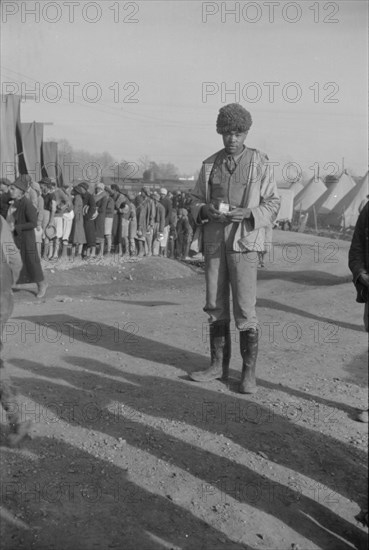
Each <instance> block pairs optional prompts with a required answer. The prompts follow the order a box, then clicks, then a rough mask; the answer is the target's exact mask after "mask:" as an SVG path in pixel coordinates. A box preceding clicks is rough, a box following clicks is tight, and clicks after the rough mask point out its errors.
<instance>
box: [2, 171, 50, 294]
mask: <svg viewBox="0 0 369 550" xmlns="http://www.w3.org/2000/svg"><path fill="white" fill-rule="evenodd" d="M27 189H28V182H27V180H26V179H25V178H23V177H22V176H19V177H18V178H17V179H16V180H15V182H14V183H13V184H12V185H11V186H10V195H11V197H12V199H13V201H14V203H13V205H12V206H11V208H12V211H11V225H10V227H11V230H12V232H13V235H14V242H15V244H16V245H17V247H18V248H19V250H20V254H21V257H22V262H23V267H22V270H21V272H20V275H19V279H18V281H17V284H25V283H36V284H37V298H43V297H44V296H45V294H46V289H47V283H46V281H45V277H44V274H43V272H42V268H41V261H40V257H39V255H38V252H37V247H36V239H35V232H34V229H35V227H37V211H36V208H35V207H34V206H33V204H32V203H31V201H30V200H29V199H27V198H26V196H25V194H26V191H27ZM8 217H9V212H8Z"/></svg>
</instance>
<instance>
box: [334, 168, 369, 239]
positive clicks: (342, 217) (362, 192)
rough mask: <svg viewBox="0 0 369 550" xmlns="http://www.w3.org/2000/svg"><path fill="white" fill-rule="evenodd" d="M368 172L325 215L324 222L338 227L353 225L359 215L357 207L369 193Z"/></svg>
mask: <svg viewBox="0 0 369 550" xmlns="http://www.w3.org/2000/svg"><path fill="white" fill-rule="evenodd" d="M368 186H369V182H368V172H367V173H366V175H365V176H364V177H363V178H362V180H361V182H359V183H357V184H356V186H355V187H353V188H352V189H351V190H350V191H349V192H348V193H347V194H346V195H345V196H344V197H343V198H342V199H341V200H340V201H339V202H338V203H337V204H336V206H335V207H334V208H333V209H332V211H331V212H330V214H328V215H327V218H326V223H327V224H329V225H333V226H340V227H344V228H347V227H354V226H355V224H356V221H357V218H358V216H359V207H360V206H362V203H365V201H366V200H367V195H368V193H369V187H368Z"/></svg>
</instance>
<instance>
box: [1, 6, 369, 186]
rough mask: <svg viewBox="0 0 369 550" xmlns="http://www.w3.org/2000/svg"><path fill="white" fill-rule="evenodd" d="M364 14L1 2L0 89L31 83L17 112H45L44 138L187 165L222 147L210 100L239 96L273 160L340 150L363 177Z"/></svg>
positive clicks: (356, 10) (31, 115) (327, 156)
mask: <svg viewBox="0 0 369 550" xmlns="http://www.w3.org/2000/svg"><path fill="white" fill-rule="evenodd" d="M32 11H33V13H32ZM367 15H368V14H367V2H365V1H358V2H356V1H350V2H340V1H336V2H319V3H318V2H313V1H302V2H286V1H280V2H268V1H263V2H201V1H187V0H175V1H169V0H167V1H158V2H156V1H136V2H124V1H121V2H117V1H115V2H114V1H113V0H111V1H110V0H105V1H100V2H84V1H74V2H68V1H60V2H51V1H50V2H47V1H44V2H29V1H27V2H24V1H17V2H12V1H9V2H8V1H5V0H4V1H3V2H2V23H1V25H2V38H1V41H2V44H1V46H2V48H1V78H2V93H5V92H8V93H9V92H11V91H15V92H18V93H21V91H22V86H23V90H24V88H27V89H29V90H30V89H32V88H33V89H34V88H35V86H36V90H37V92H36V93H37V100H38V101H32V100H27V101H26V102H25V103H22V106H21V118H22V121H23V122H28V121H32V120H36V121H40V122H41V121H48V122H53V126H47V127H45V136H44V137H45V138H46V139H47V138H50V137H54V138H65V139H67V140H68V141H70V143H71V144H72V145H73V146H74V147H76V148H83V149H86V150H88V151H90V152H103V151H109V152H110V153H111V154H112V155H113V156H114V157H115V158H117V159H118V160H121V159H123V158H124V159H125V160H127V161H130V162H134V161H136V160H137V159H138V158H139V157H140V156H141V155H148V156H149V157H150V158H151V159H152V160H155V161H156V162H171V163H173V164H175V165H177V166H178V167H179V169H180V170H181V172H187V173H191V172H194V171H195V170H197V169H198V168H199V167H200V165H201V161H202V160H203V159H204V158H206V157H207V156H209V155H210V154H211V153H213V152H215V151H216V150H218V149H220V148H221V146H222V143H221V138H220V136H218V135H217V134H216V131H215V121H216V117H217V113H218V110H219V108H220V107H221V106H222V105H224V104H226V103H231V102H234V101H237V102H239V103H241V104H242V105H243V106H244V107H245V108H247V109H248V110H250V112H251V114H252V117H253V120H254V124H253V126H252V128H251V130H250V133H249V136H248V139H247V144H248V145H249V146H250V147H256V148H260V149H262V150H264V151H265V152H267V154H268V156H269V158H270V159H271V160H273V161H276V162H279V163H280V164H281V166H283V165H284V164H286V163H287V162H288V161H295V162H297V163H299V164H300V165H301V166H302V168H303V169H304V170H305V171H306V172H308V173H310V175H312V174H313V171H312V170H310V168H309V167H310V166H312V165H313V164H314V163H319V165H320V168H321V173H324V172H325V171H332V170H333V168H332V167H330V166H328V167H326V170H324V165H325V164H326V163H336V164H337V165H339V166H341V163H342V158H343V157H344V158H345V165H346V166H347V167H350V168H351V169H353V170H354V172H355V173H356V174H359V175H360V174H364V173H365V172H366V170H367V164H368V157H367V150H368V141H367V124H368V116H367V114H368V113H367V92H368V86H367V67H368V58H367V23H368V18H367ZM53 21H54V22H53ZM72 82H73V83H75V84H73V85H72V84H66V83H72ZM51 83H54V84H51ZM91 83H92V84H91ZM267 83H270V84H267ZM271 83H273V84H271ZM118 89H119V90H118ZM38 90H39V91H38ZM232 90H233V92H232ZM58 96H59V97H58ZM273 96H274V97H273ZM95 99H96V101H95Z"/></svg>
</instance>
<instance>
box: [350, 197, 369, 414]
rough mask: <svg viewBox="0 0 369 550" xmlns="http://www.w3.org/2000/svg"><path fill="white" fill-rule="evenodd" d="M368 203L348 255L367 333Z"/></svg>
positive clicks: (360, 216)
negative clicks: (362, 307)
mask: <svg viewBox="0 0 369 550" xmlns="http://www.w3.org/2000/svg"><path fill="white" fill-rule="evenodd" d="M368 216H369V203H368V202H367V203H366V205H365V206H364V208H363V209H362V211H361V212H360V215H359V217H358V220H357V222H356V226H355V230H354V234H353V236H352V241H351V245H350V249H349V254H348V265H349V268H350V271H351V273H352V275H353V283H354V285H355V288H356V293H357V294H356V301H357V302H358V303H360V304H364V329H365V331H366V332H369V318H368V315H369V313H368V294H369V233H368V226H369V218H368ZM357 420H358V421H360V422H365V423H367V422H368V409H366V410H365V411H361V412H360V413H359V414H358V415H357Z"/></svg>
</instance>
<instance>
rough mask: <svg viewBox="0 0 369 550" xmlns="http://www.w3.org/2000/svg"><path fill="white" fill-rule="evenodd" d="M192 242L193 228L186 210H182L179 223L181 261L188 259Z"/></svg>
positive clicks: (179, 253)
mask: <svg viewBox="0 0 369 550" xmlns="http://www.w3.org/2000/svg"><path fill="white" fill-rule="evenodd" d="M191 240H192V227H191V224H190V222H189V219H188V211H187V209H186V208H180V209H179V214H178V222H177V256H178V258H179V259H180V260H186V259H188V254H189V251H190V244H191Z"/></svg>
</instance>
